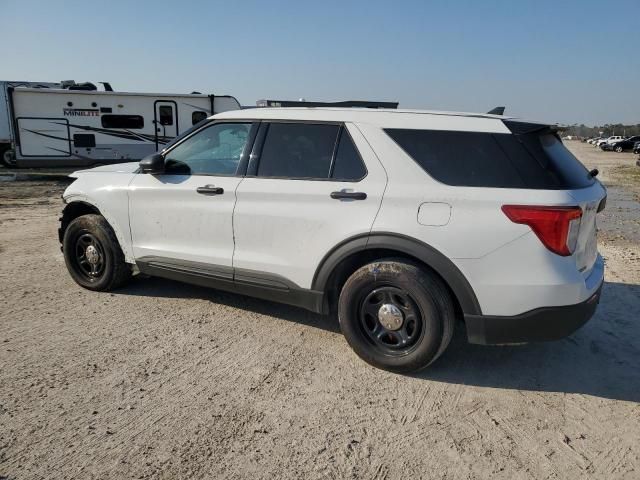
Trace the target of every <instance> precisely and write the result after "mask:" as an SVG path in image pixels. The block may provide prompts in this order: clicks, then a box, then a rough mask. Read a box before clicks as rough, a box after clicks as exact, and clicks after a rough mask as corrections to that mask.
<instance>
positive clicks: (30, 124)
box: [17, 117, 71, 157]
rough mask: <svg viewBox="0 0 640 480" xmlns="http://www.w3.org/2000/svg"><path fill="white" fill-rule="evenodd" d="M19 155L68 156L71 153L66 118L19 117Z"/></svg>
mask: <svg viewBox="0 0 640 480" xmlns="http://www.w3.org/2000/svg"><path fill="white" fill-rule="evenodd" d="M17 120H18V138H19V139H20V144H19V145H20V146H19V154H20V156H21V157H68V156H70V155H71V140H70V136H69V121H68V120H67V119H66V118H35V117H20V118H18V119H17Z"/></svg>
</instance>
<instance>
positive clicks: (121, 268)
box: [62, 214, 132, 292]
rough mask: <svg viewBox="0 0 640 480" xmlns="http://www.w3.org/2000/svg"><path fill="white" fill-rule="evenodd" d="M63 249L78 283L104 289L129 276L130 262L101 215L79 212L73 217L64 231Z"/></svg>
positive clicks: (118, 284) (94, 288)
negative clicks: (78, 214) (76, 216)
mask: <svg viewBox="0 0 640 480" xmlns="http://www.w3.org/2000/svg"><path fill="white" fill-rule="evenodd" d="M62 251H63V253H64V261H65V263H66V265H67V270H69V274H70V275H71V278H73V279H74V280H75V282H76V283H77V284H78V285H80V286H81V287H84V288H87V289H89V290H96V291H103V292H105V291H110V290H114V289H116V288H118V287H121V286H122V285H124V284H125V283H127V281H128V280H129V279H130V278H131V274H132V271H131V266H130V265H129V264H127V263H126V262H125V260H124V254H123V253H122V249H121V248H120V244H119V243H118V240H117V238H116V234H115V233H114V231H113V229H112V228H111V226H110V225H109V223H107V221H106V220H105V219H104V217H103V216H102V215H96V214H91V215H82V216H80V217H78V218H76V219H75V220H73V221H72V222H71V223H70V224H69V226H68V227H67V229H66V231H65V232H64V238H63V241H62Z"/></svg>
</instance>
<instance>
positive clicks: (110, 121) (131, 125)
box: [101, 115, 144, 129]
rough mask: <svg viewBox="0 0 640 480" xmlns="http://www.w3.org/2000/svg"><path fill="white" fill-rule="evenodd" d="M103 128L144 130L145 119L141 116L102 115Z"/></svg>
mask: <svg viewBox="0 0 640 480" xmlns="http://www.w3.org/2000/svg"><path fill="white" fill-rule="evenodd" d="M101 119H102V127H103V128H128V129H140V128H144V118H142V117H141V116H140V115H102V117H101Z"/></svg>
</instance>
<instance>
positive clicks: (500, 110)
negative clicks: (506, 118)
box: [487, 107, 504, 115]
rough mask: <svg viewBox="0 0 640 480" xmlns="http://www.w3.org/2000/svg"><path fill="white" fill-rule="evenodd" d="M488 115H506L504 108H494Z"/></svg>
mask: <svg viewBox="0 0 640 480" xmlns="http://www.w3.org/2000/svg"><path fill="white" fill-rule="evenodd" d="M487 114H488V115H504V107H496V108H492V109H491V110H489V111H488V112H487Z"/></svg>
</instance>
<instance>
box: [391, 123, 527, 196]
mask: <svg viewBox="0 0 640 480" xmlns="http://www.w3.org/2000/svg"><path fill="white" fill-rule="evenodd" d="M385 131H386V132H387V134H388V135H389V136H390V137H391V138H392V139H393V140H394V141H395V142H396V143H397V144H398V145H399V146H400V147H401V148H402V149H403V150H404V151H405V152H406V153H407V154H408V155H409V156H410V157H411V158H413V159H414V160H415V161H416V162H417V163H418V165H420V166H421V167H422V169H423V170H424V171H425V172H427V173H428V174H429V175H431V176H432V177H433V178H435V179H436V180H438V181H440V182H442V183H446V184H447V185H457V186H467V187H510V188H523V187H524V181H523V179H522V178H521V176H520V175H519V173H518V171H517V170H516V169H515V168H514V166H513V165H512V163H511V162H510V160H509V158H508V157H507V155H506V154H505V153H504V151H503V150H502V149H501V148H500V146H499V145H498V143H497V142H496V140H495V139H494V138H493V136H492V135H491V134H490V133H481V132H458V131H455V132H452V131H444V130H442V131H440V130H408V129H387V130H385Z"/></svg>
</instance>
